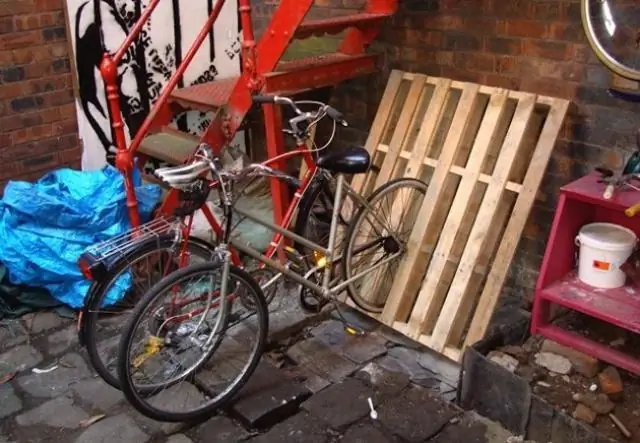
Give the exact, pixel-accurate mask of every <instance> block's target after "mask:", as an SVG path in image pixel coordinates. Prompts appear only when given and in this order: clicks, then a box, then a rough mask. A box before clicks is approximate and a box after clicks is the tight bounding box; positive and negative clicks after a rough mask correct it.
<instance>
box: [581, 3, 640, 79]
mask: <svg viewBox="0 0 640 443" xmlns="http://www.w3.org/2000/svg"><path fill="white" fill-rule="evenodd" d="M590 8H591V0H581V1H580V17H581V21H582V29H583V30H584V33H585V35H586V37H587V41H588V43H589V47H590V48H591V50H592V51H593V52H594V53H595V55H596V57H597V58H598V60H600V62H601V63H602V64H603V65H605V67H606V68H607V69H609V70H610V71H611V72H613V73H615V74H617V75H619V76H620V77H623V78H626V79H627V80H633V81H640V70H637V69H632V68H629V67H628V66H626V65H624V64H623V63H620V62H619V61H618V60H616V59H615V58H614V57H612V56H611V55H610V54H609V53H608V52H607V50H606V49H605V48H604V46H603V45H602V43H601V42H600V39H599V38H598V36H597V35H596V32H595V29H594V27H593V22H592V20H591V15H590V13H589V10H590Z"/></svg>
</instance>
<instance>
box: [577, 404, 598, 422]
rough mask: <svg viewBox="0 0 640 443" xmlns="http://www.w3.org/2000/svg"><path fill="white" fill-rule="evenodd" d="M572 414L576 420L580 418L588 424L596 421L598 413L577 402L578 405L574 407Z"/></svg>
mask: <svg viewBox="0 0 640 443" xmlns="http://www.w3.org/2000/svg"><path fill="white" fill-rule="evenodd" d="M572 416H573V418H575V419H576V420H580V421H583V422H585V423H589V424H593V423H594V422H595V421H596V418H598V414H597V413H596V411H594V410H593V409H591V408H590V407H588V406H585V405H583V404H582V403H578V406H576V409H575V411H573V414H572Z"/></svg>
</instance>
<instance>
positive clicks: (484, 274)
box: [350, 71, 569, 360]
mask: <svg viewBox="0 0 640 443" xmlns="http://www.w3.org/2000/svg"><path fill="white" fill-rule="evenodd" d="M407 91H408V92H407ZM568 106H569V102H568V101H567V100H562V99H557V98H553V97H544V96H537V95H535V94H530V93H527V92H517V91H510V90H504V89H500V88H494V87H488V86H482V85H478V84H474V83H467V82H459V81H452V80H450V79H444V78H437V77H427V76H424V75H422V74H412V73H406V72H401V71H393V72H392V74H391V77H390V79H389V82H388V84H387V88H386V89H385V93H384V95H383V98H382V101H381V105H380V108H379V112H378V114H377V115H376V119H375V121H374V125H373V127H372V130H371V133H370V135H369V139H368V140H367V145H366V146H367V149H368V150H369V152H370V154H371V155H372V158H373V159H374V162H377V163H376V164H377V165H378V166H379V167H380V172H379V173H378V174H377V175H375V176H374V174H373V173H369V174H366V175H360V176H356V177H354V180H353V186H354V188H355V189H356V190H358V191H360V192H364V193H365V194H368V193H370V192H371V191H372V190H373V189H375V188H376V187H377V186H380V185H381V184H384V183H386V182H387V181H389V180H391V179H393V178H395V177H396V176H404V177H412V178H422V179H425V180H427V182H428V183H429V187H428V189H427V193H426V195H425V198H424V201H423V203H422V206H421V207H420V208H419V210H418V215H417V220H416V223H415V225H414V226H413V229H412V231H411V235H410V238H409V241H408V251H407V253H406V254H405V256H404V258H403V259H402V262H401V264H400V268H399V270H398V273H397V274H396V276H395V277H394V282H393V284H392V286H391V290H390V292H389V295H388V297H387V300H386V302H385V303H384V309H383V311H382V313H381V314H379V315H372V314H370V315H372V316H373V317H375V318H377V319H378V320H380V321H381V322H383V323H385V324H387V325H388V326H391V327H393V328H394V329H396V330H398V331H399V332H401V333H403V334H405V335H407V336H409V337H411V338H414V339H417V340H418V341H420V342H422V343H424V344H426V345H427V346H429V347H431V348H433V349H434V350H436V351H438V352H440V353H442V354H444V355H446V356H447V357H449V358H451V359H453V360H459V359H460V358H461V356H462V353H463V351H464V348H465V347H466V346H469V345H471V344H473V343H475V342H476V341H478V340H479V339H481V338H482V336H483V335H484V333H485V332H486V328H487V326H488V323H489V320H490V318H491V315H492V314H493V310H494V309H495V305H496V303H497V300H498V298H499V295H500V292H501V290H502V286H503V284H504V282H505V279H506V275H507V271H508V268H509V265H510V262H511V260H512V259H513V256H514V255H515V251H516V248H517V245H518V242H519V239H520V236H521V234H522V231H523V229H524V226H525V224H526V222H527V219H528V215H529V212H530V210H531V207H532V205H533V202H534V200H535V196H536V193H537V191H538V188H539V186H540V182H541V181H542V178H543V175H544V171H545V169H546V166H547V164H548V161H549V158H550V156H551V152H552V150H553V147H554V145H555V141H556V139H557V136H558V134H559V131H560V128H561V126H562V123H563V121H564V118H565V116H566V113H567V110H568ZM534 116H535V118H534ZM389 134H391V136H389ZM374 184H375V186H373V185H374ZM396 203H397V202H394V203H393V208H394V209H395V207H396ZM391 213H392V214H396V215H397V214H399V213H400V211H395V210H392V211H391ZM364 287H365V288H366V290H367V291H371V289H372V288H369V287H367V286H366V284H365V285H364ZM376 301H383V299H382V300H380V298H379V295H378V296H377V298H376ZM350 304H351V305H352V306H353V304H352V303H350Z"/></svg>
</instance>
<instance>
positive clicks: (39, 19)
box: [14, 11, 64, 31]
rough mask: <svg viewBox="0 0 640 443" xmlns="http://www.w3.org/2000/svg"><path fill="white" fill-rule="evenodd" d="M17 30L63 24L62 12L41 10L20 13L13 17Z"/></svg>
mask: <svg viewBox="0 0 640 443" xmlns="http://www.w3.org/2000/svg"><path fill="white" fill-rule="evenodd" d="M14 21H15V27H16V30H18V31H29V30H32V29H40V28H44V27H48V26H64V12H62V11H55V12H42V13H39V14H29V15H20V16H17V17H15V18H14Z"/></svg>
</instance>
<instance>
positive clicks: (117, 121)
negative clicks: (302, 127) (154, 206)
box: [100, 0, 225, 227]
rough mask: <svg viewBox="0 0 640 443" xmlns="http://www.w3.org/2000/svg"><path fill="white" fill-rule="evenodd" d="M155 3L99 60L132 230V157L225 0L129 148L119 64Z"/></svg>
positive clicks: (220, 0) (135, 212) (154, 0)
mask: <svg viewBox="0 0 640 443" xmlns="http://www.w3.org/2000/svg"><path fill="white" fill-rule="evenodd" d="M158 3H160V0H152V1H151V3H150V4H149V6H147V7H146V8H145V10H144V12H143V14H142V15H141V16H140V18H139V19H138V21H137V22H136V24H135V26H134V27H133V29H132V30H131V32H130V33H129V35H128V36H127V38H126V39H125V40H124V42H122V45H120V48H119V49H118V51H116V53H115V54H114V55H113V56H111V55H110V54H108V53H106V54H105V55H104V56H103V58H102V63H101V64H100V73H101V75H102V78H103V79H104V82H105V85H106V87H105V89H106V93H107V101H108V103H109V110H110V111H111V119H112V121H111V127H112V128H113V133H114V138H115V140H114V142H115V144H116V158H115V164H116V167H117V168H118V169H119V170H120V171H121V172H122V174H123V175H124V185H125V190H126V194H127V208H128V210H129V219H130V222H131V225H132V226H133V227H137V226H139V225H140V213H139V211H138V200H137V198H136V193H135V187H134V184H133V168H134V167H135V166H134V154H135V152H136V150H137V149H138V147H139V146H140V144H141V143H142V139H143V138H144V137H145V136H146V135H147V132H148V131H149V128H150V127H151V124H152V122H153V120H154V119H155V118H156V116H157V115H158V112H159V111H160V109H161V108H162V107H163V106H164V105H165V104H166V102H167V101H168V100H169V96H170V95H171V92H172V91H173V90H174V89H175V87H176V85H177V84H178V81H179V80H180V78H181V77H182V76H183V75H184V72H185V71H186V69H187V67H188V66H189V64H190V63H191V61H192V60H193V57H195V55H196V53H197V52H198V49H200V46H202V42H203V41H204V39H205V38H206V37H207V36H208V35H209V32H210V29H211V27H212V26H213V24H214V22H215V21H216V19H217V18H218V16H219V15H220V11H221V10H222V6H223V5H224V3H225V0H218V1H217V2H216V5H215V7H214V8H213V10H212V11H211V14H209V18H208V19H207V22H206V23H205V24H204V25H203V27H202V29H201V30H200V33H199V34H198V37H197V38H196V41H195V42H194V43H193V44H192V45H191V47H190V48H189V51H188V52H187V54H186V56H185V58H184V60H183V61H182V63H180V66H178V68H177V69H176V72H175V73H174V74H173V75H172V76H171V78H170V79H169V82H168V84H167V85H166V86H165V88H164V90H163V92H162V94H161V95H160V97H159V98H158V100H157V101H156V102H155V103H154V105H153V107H152V109H151V112H150V113H149V115H148V116H147V117H146V118H145V120H144V122H143V123H142V125H141V127H140V129H139V130H138V132H137V133H136V135H135V137H134V139H133V140H132V142H131V145H130V146H129V147H127V142H126V136H125V133H124V121H123V119H122V109H121V107H120V91H119V88H118V64H119V63H120V61H121V60H122V58H123V57H124V55H125V54H126V52H127V50H128V49H129V47H130V46H131V45H132V44H133V42H134V41H135V40H136V39H137V38H138V36H139V35H140V32H142V28H143V27H144V25H145V23H146V22H147V21H148V20H149V17H150V16H151V13H152V12H153V11H154V9H155V8H156V6H158Z"/></svg>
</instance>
